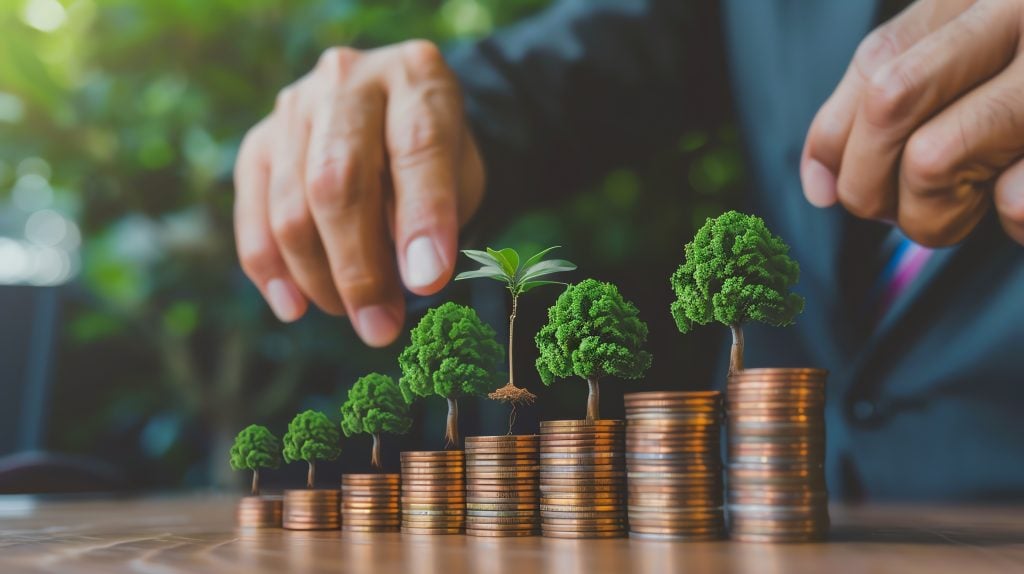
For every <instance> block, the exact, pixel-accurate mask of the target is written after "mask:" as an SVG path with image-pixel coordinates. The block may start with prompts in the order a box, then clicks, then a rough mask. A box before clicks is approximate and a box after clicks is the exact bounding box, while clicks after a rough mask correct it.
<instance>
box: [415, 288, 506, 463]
mask: <svg viewBox="0 0 1024 574" xmlns="http://www.w3.org/2000/svg"><path fill="white" fill-rule="evenodd" d="M494 335H495V333H494V329H492V328H490V327H489V326H488V325H487V324H485V323H484V322H482V321H481V320H480V317H478V316H477V314H476V311H474V310H473V309H471V308H470V307H464V306H462V305H458V304H456V303H452V302H448V303H444V304H442V305H440V306H438V307H435V308H433V309H430V310H429V311H427V314H426V315H424V317H423V319H421V320H420V322H419V323H418V324H417V325H416V326H415V327H413V329H412V332H411V333H410V339H411V340H410V342H409V346H407V347H406V348H405V349H403V350H402V353H401V355H399V357H398V364H399V366H401V368H402V377H401V378H400V379H399V381H398V386H399V388H400V389H401V391H402V396H403V397H405V400H406V402H410V403H411V402H412V401H413V399H414V398H415V397H417V396H420V397H428V396H431V395H437V396H439V397H443V398H444V399H446V400H447V401H448V420H447V424H446V425H445V435H444V437H445V444H446V446H454V447H457V446H458V445H459V424H458V417H459V406H458V399H459V398H460V397H464V396H480V395H484V394H486V393H487V392H488V391H492V390H494V388H495V387H497V386H498V385H499V384H500V383H501V380H502V378H504V375H502V373H501V372H500V371H499V368H500V366H501V358H502V354H503V353H504V349H502V347H501V344H500V343H498V342H497V341H496V340H495V338H494Z"/></svg>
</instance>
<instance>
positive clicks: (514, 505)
mask: <svg viewBox="0 0 1024 574" xmlns="http://www.w3.org/2000/svg"><path fill="white" fill-rule="evenodd" d="M536 509H537V503H536V502H508V503H504V502H469V501H466V510H531V511H532V510H536Z"/></svg>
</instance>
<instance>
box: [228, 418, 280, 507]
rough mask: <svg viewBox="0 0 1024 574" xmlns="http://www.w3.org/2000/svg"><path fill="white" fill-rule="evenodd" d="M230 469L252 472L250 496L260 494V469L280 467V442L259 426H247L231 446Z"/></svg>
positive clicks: (265, 428) (263, 427)
mask: <svg viewBox="0 0 1024 574" xmlns="http://www.w3.org/2000/svg"><path fill="white" fill-rule="evenodd" d="M230 463H231V469H232V470H242V469H243V468H244V469H248V470H251V471H252V495H253V496H257V495H259V493H260V469H261V468H277V467H279V466H281V441H280V440H278V439H277V437H276V436H274V434H273V433H271V432H270V430H268V429H267V427H265V426H261V425H249V426H247V427H245V428H244V429H242V431H241V432H240V433H238V436H236V437H235V444H233V445H231V460H230Z"/></svg>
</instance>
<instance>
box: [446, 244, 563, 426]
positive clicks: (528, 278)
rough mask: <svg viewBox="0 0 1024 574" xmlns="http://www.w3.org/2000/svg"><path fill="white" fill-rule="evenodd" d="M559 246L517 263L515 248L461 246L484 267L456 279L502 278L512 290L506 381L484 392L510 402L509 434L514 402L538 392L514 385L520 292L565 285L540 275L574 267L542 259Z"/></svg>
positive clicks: (528, 401)
mask: <svg viewBox="0 0 1024 574" xmlns="http://www.w3.org/2000/svg"><path fill="white" fill-rule="evenodd" d="M558 247H560V246H558V245H556V246H554V247H548V248H547V249H544V250H542V251H540V252H539V253H537V254H536V255H534V256H533V257H530V258H529V259H527V260H526V262H525V263H523V264H522V266H520V265H519V253H517V252H516V250H515V249H511V248H505V249H501V250H498V251H496V250H494V249H491V248H489V247H488V248H487V251H474V250H472V249H466V250H463V253H465V254H466V256H467V257H469V258H470V259H472V260H473V261H476V262H477V263H480V264H481V265H483V267H481V268H480V269H476V270H473V271H464V272H462V273H459V274H458V275H457V276H456V277H455V280H456V281H459V280H460V279H476V278H478V277H485V278H488V279H494V280H497V281H501V282H502V283H504V284H505V288H506V289H508V291H509V293H511V294H512V314H511V315H509V318H508V382H507V383H505V386H503V387H501V388H500V389H498V390H496V391H494V392H492V393H490V394H488V395H487V396H488V398H490V399H492V400H496V401H501V402H505V403H509V404H510V405H511V406H512V412H511V413H509V419H508V434H512V425H513V424H514V423H515V417H516V406H517V405H519V404H520V403H524V404H532V403H533V401H535V400H536V399H537V395H535V394H533V393H531V392H530V391H528V390H526V389H524V388H522V387H517V386H516V383H515V363H514V362H513V360H512V350H513V349H514V348H515V330H516V312H517V311H518V310H519V296H520V295H522V294H523V293H526V292H527V291H530V290H532V289H535V288H537V287H540V286H542V285H565V283H562V282H561V281H549V280H544V279H541V277H547V276H548V275H553V274H555V273H562V272H565V271H572V270H573V269H576V265H575V264H574V263H572V262H570V261H566V260H565V259H549V260H546V261H544V260H543V258H544V256H545V255H547V254H548V253H549V252H550V251H552V250H554V249H557V248H558Z"/></svg>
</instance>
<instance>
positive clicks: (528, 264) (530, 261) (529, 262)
mask: <svg viewBox="0 0 1024 574" xmlns="http://www.w3.org/2000/svg"><path fill="white" fill-rule="evenodd" d="M559 247H561V245H552V246H551V247H548V248H547V249H543V250H541V251H538V252H537V254H536V255H534V256H533V257H531V258H529V259H527V260H526V263H523V270H524V272H525V270H527V269H529V268H530V267H532V266H533V265H535V264H536V263H537V262H538V261H540V260H541V259H543V258H544V256H545V255H547V254H548V252H550V251H552V250H554V249H558V248H559Z"/></svg>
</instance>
